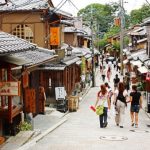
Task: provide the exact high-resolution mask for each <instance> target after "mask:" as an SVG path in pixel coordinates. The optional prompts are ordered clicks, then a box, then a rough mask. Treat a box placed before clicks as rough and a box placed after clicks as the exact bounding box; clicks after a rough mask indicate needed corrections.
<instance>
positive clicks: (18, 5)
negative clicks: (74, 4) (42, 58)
mask: <svg viewBox="0 0 150 150" xmlns="http://www.w3.org/2000/svg"><path fill="white" fill-rule="evenodd" d="M22 3H23V2H22V0H18V1H14V2H13V5H12V3H11V2H8V5H6V6H1V7H0V30H2V31H4V32H7V33H11V34H13V35H16V36H18V37H19V38H22V39H26V40H28V41H30V42H32V43H36V44H37V45H38V46H41V47H44V48H49V49H54V48H55V49H56V48H60V45H61V43H62V42H64V35H63V32H61V30H62V29H63V27H64V24H68V23H67V22H65V21H64V20H65V19H68V18H69V19H70V18H72V15H71V14H69V13H66V12H63V11H61V10H58V9H57V8H54V6H53V3H52V1H51V0H42V1H39V0H32V3H23V4H22ZM69 25H70V23H69Z"/></svg>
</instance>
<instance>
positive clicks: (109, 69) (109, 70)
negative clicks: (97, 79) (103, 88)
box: [107, 67, 111, 82]
mask: <svg viewBox="0 0 150 150" xmlns="http://www.w3.org/2000/svg"><path fill="white" fill-rule="evenodd" d="M110 78H111V68H110V67H108V70H107V79H108V81H109V82H110Z"/></svg>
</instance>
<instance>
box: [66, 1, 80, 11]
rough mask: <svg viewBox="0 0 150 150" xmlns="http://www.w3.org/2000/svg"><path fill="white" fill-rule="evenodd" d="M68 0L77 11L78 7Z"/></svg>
mask: <svg viewBox="0 0 150 150" xmlns="http://www.w3.org/2000/svg"><path fill="white" fill-rule="evenodd" d="M68 1H69V2H70V3H71V4H72V5H73V6H74V7H75V8H76V9H77V10H78V11H79V9H78V7H77V6H76V5H75V4H74V3H73V2H72V1H71V0H68Z"/></svg>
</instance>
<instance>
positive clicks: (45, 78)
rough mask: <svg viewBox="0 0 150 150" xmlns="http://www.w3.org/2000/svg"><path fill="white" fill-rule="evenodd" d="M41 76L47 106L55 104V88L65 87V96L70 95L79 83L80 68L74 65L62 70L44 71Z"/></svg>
mask: <svg viewBox="0 0 150 150" xmlns="http://www.w3.org/2000/svg"><path fill="white" fill-rule="evenodd" d="M41 74H42V76H41V83H42V85H43V86H44V88H45V92H46V96H47V101H48V104H49V103H55V102H56V99H55V87H65V90H66V94H67V96H69V95H71V94H72V91H73V90H74V88H75V85H76V83H79V82H80V75H81V67H80V66H78V65H76V64H75V63H74V64H71V65H69V66H66V67H65V68H64V70H45V71H41Z"/></svg>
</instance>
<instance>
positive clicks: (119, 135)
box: [29, 70, 150, 150]
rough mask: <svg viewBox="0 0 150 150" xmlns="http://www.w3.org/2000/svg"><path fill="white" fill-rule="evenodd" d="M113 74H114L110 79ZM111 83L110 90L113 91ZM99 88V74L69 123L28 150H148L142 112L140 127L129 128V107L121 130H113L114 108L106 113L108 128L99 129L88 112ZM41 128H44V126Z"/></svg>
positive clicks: (148, 131) (148, 135)
mask: <svg viewBox="0 0 150 150" xmlns="http://www.w3.org/2000/svg"><path fill="white" fill-rule="evenodd" d="M115 74H116V72H115V71H114V70H113V76H112V79H113V77H114V75H115ZM112 79H111V83H110V85H111V87H113V83H112ZM100 84H102V81H101V79H100V74H99V71H97V75H96V87H94V88H91V89H90V91H89V92H88V94H87V95H86V96H85V98H84V99H83V100H82V102H81V103H80V108H79V110H78V111H77V112H72V113H69V115H68V121H67V122H65V123H64V124H63V125H61V126H60V127H58V128H57V129H56V130H54V131H53V132H51V133H50V134H48V135H47V136H45V137H44V138H43V139H41V140H40V141H38V143H37V144H36V145H34V146H33V147H30V148H29V149H30V150H41V149H44V150H98V149H105V150H112V149H115V150H126V149H128V150H142V149H145V150H148V149H149V141H150V140H149V139H150V128H148V127H147V124H148V123H149V121H150V119H149V118H148V116H147V115H146V113H145V111H144V103H143V109H142V110H140V114H139V127H138V128H134V127H131V122H130V113H129V108H130V106H129V104H128V106H127V109H126V118H125V125H124V128H119V127H118V126H116V124H115V121H114V116H115V113H114V109H113V105H112V106H111V110H110V112H109V118H108V126H107V127H106V128H99V119H98V116H97V115H96V114H95V113H94V112H93V111H92V110H91V109H90V106H91V105H94V104H95V101H96V94H97V92H98V90H99V85H100ZM43 126H44V125H43Z"/></svg>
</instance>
